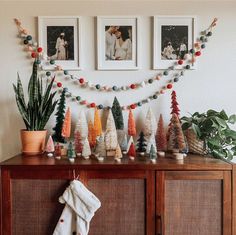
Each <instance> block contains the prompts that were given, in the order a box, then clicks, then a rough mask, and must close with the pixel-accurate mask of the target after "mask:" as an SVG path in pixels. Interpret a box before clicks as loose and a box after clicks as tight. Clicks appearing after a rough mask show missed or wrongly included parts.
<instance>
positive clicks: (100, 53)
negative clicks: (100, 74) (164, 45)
mask: <svg viewBox="0 0 236 235" xmlns="http://www.w3.org/2000/svg"><path fill="white" fill-rule="evenodd" d="M138 21H139V19H138V17H132V16H127V17H125V16H122V17H119V16H117V17H116V16H102V17H97V68H98V69H99V70H137V69H138V68H139V58H138V57H139V55H138V54H139V46H138V44H139V43H140V42H139V36H138V35H139V29H138Z"/></svg>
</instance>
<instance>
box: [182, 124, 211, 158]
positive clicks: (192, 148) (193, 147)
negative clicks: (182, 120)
mask: <svg viewBox="0 0 236 235" xmlns="http://www.w3.org/2000/svg"><path fill="white" fill-rule="evenodd" d="M184 134H185V136H186V138H187V142H188V147H189V152H190V153H196V154H207V151H206V146H205V143H204V141H202V140H199V139H198V138H197V136H196V134H195V133H194V131H193V130H192V129H187V130H186V131H185V132H184Z"/></svg>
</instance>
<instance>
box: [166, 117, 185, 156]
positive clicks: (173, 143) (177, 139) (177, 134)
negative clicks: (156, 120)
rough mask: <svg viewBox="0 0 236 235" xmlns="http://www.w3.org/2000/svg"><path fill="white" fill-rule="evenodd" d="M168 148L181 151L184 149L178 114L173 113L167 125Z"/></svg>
mask: <svg viewBox="0 0 236 235" xmlns="http://www.w3.org/2000/svg"><path fill="white" fill-rule="evenodd" d="M169 133H170V135H169V140H168V150H171V151H179V152H181V151H183V150H184V149H186V143H185V139H184V134H183V131H182V128H181V124H180V121H179V118H178V116H177V115H176V114H175V113H174V114H173V116H172V118H171V124H170V127H169Z"/></svg>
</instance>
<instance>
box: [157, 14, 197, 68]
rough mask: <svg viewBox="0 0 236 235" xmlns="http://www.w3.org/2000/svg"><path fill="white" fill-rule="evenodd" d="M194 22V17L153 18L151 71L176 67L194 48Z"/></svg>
mask: <svg viewBox="0 0 236 235" xmlns="http://www.w3.org/2000/svg"><path fill="white" fill-rule="evenodd" d="M195 21H196V19H195V17H194V16H154V24H153V25H154V39H153V47H154V54H153V55H154V58H153V69H167V68H169V67H170V66H173V65H174V64H175V65H176V64H177V61H178V60H179V59H183V58H185V56H186V54H188V52H189V50H190V49H191V48H194V37H195ZM179 68H180V66H179V67H178V66H176V69H179Z"/></svg>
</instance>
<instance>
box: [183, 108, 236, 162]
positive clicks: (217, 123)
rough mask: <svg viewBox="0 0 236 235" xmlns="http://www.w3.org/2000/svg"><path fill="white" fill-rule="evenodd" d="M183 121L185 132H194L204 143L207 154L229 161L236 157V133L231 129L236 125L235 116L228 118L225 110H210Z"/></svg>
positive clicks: (197, 113)
mask: <svg viewBox="0 0 236 235" xmlns="http://www.w3.org/2000/svg"><path fill="white" fill-rule="evenodd" d="M181 121H182V129H183V130H184V131H186V130H192V131H193V132H194V133H195V135H196V136H197V138H198V139H199V140H202V141H203V142H204V144H205V150H206V153H208V154H210V155H212V156H213V157H216V158H224V159H227V160H231V159H232V158H233V156H236V131H234V130H232V129H231V127H230V125H232V124H235V123H236V115H235V114H233V115H231V116H228V115H227V114H226V113H225V111H224V110H222V111H220V112H217V111H215V110H208V111H207V112H205V113H199V112H195V113H194V114H192V115H191V116H190V117H186V116H184V117H182V118H181Z"/></svg>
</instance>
